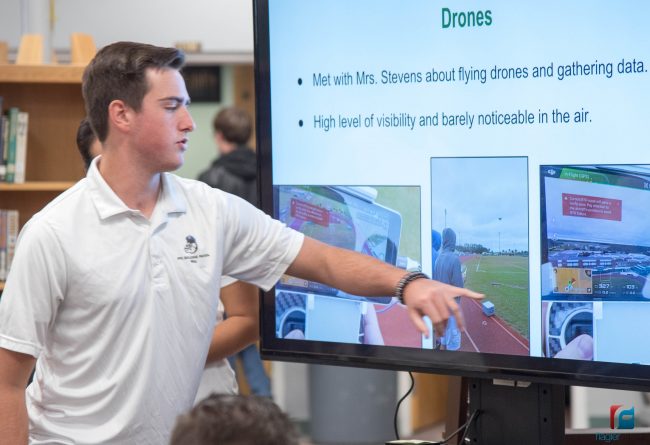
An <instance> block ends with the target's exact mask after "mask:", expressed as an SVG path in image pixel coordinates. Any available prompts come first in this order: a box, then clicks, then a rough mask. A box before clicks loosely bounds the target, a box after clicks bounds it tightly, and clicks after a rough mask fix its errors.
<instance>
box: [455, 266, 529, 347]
mask: <svg viewBox="0 0 650 445" xmlns="http://www.w3.org/2000/svg"><path fill="white" fill-rule="evenodd" d="M463 264H464V265H465V266H466V267H467V278H466V279H465V287H467V288H469V289H472V290H475V291H477V292H481V293H484V294H485V299H486V300H490V301H491V302H492V303H494V307H495V310H496V315H498V316H499V317H500V318H502V319H503V320H504V321H506V322H508V323H509V324H510V326H512V327H513V328H514V329H515V330H517V331H518V332H519V333H520V334H521V335H523V336H524V337H526V338H529V337H528V336H529V326H528V313H529V309H528V301H529V283H528V257H523V256H484V255H475V256H473V257H471V258H469V259H467V260H465V261H464V262H463Z"/></svg>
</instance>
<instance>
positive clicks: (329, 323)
mask: <svg viewBox="0 0 650 445" xmlns="http://www.w3.org/2000/svg"><path fill="white" fill-rule="evenodd" d="M274 194H275V198H276V199H275V200H274V201H275V202H276V203H277V204H276V208H275V217H276V218H278V219H279V220H280V221H282V222H284V223H285V224H287V225H288V226H289V227H291V228H293V229H295V230H298V231H299V232H302V233H304V234H305V235H308V236H310V237H312V238H315V239H317V240H319V241H322V242H324V243H327V244H330V245H334V246H337V247H342V248H345V249H350V250H355V251H357V252H360V253H363V254H365V255H370V256H373V257H375V258H377V259H379V260H382V261H385V262H387V263H389V264H392V265H395V266H397V267H400V268H403V269H405V270H409V271H419V270H421V261H422V259H421V258H422V255H421V238H420V234H421V227H420V220H421V211H420V199H421V193H420V187H414V186H363V187H360V186H323V185H280V186H275V187H274ZM275 308H276V317H275V318H276V329H275V331H276V337H277V338H286V339H305V340H318V341H331V342H340V343H359V344H372V345H390V346H405V347H416V348H420V347H423V341H424V340H423V337H422V335H421V334H420V332H419V331H417V329H416V328H415V326H414V325H413V323H412V322H411V321H410V319H409V316H408V313H407V311H406V307H405V306H403V305H402V304H400V303H399V302H398V301H397V299H396V298H394V297H393V296H386V297H378V298H364V297H359V296H356V295H350V294H347V293H345V292H342V291H340V290H338V289H333V288H331V287H328V286H325V285H322V284H320V283H315V282H310V281H306V280H301V279H297V278H294V277H291V276H288V275H285V276H284V277H282V279H281V280H280V282H279V283H278V284H277V286H276V295H275Z"/></svg>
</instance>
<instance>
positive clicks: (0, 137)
mask: <svg viewBox="0 0 650 445" xmlns="http://www.w3.org/2000/svg"><path fill="white" fill-rule="evenodd" d="M3 102H4V98H3V97H2V96H0V182H3V181H4V180H5V176H6V175H7V152H6V145H5V139H6V136H5V129H6V125H7V124H6V120H7V117H6V116H5V115H4V113H3V112H2V104H3Z"/></svg>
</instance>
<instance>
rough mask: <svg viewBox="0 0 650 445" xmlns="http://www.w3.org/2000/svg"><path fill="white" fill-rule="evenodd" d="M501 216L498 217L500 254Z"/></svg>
mask: <svg viewBox="0 0 650 445" xmlns="http://www.w3.org/2000/svg"><path fill="white" fill-rule="evenodd" d="M502 219H503V218H502V217H499V255H501V220H502Z"/></svg>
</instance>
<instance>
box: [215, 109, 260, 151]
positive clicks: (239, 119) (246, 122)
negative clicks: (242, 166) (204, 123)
mask: <svg viewBox="0 0 650 445" xmlns="http://www.w3.org/2000/svg"><path fill="white" fill-rule="evenodd" d="M212 128H213V129H214V132H215V133H216V132H220V133H221V134H222V135H223V138H224V139H225V140H226V141H228V142H232V143H234V144H237V145H244V144H246V143H247V142H248V140H249V139H250V137H251V133H252V131H253V120H252V119H251V117H250V115H249V114H248V113H247V112H246V111H245V110H242V109H241V108H237V107H228V108H224V109H222V110H221V111H219V112H218V113H217V115H216V116H215V117H214V120H213V121H212Z"/></svg>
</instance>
